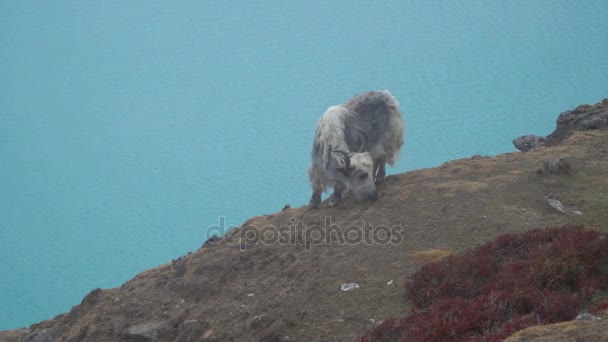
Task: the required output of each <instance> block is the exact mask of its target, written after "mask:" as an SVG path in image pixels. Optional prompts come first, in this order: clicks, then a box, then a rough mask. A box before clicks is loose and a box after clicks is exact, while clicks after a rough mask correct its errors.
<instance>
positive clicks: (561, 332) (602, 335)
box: [505, 314, 608, 342]
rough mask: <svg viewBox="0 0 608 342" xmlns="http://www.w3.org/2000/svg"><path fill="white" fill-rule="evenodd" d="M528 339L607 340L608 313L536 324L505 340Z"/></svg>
mask: <svg viewBox="0 0 608 342" xmlns="http://www.w3.org/2000/svg"><path fill="white" fill-rule="evenodd" d="M524 341H525V342H528V341H547V342H549V341H551V342H570V341H608V315H606V314H604V317H602V319H599V320H598V319H591V320H589V319H576V320H573V321H569V322H561V323H555V324H547V325H536V326H533V327H529V328H526V329H523V330H520V331H519V332H517V333H515V334H514V335H513V336H511V337H509V338H507V339H506V340H505V342H524Z"/></svg>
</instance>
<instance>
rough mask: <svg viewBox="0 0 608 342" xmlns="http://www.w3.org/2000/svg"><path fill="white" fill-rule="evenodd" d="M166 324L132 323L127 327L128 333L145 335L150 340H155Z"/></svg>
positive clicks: (139, 335)
mask: <svg viewBox="0 0 608 342" xmlns="http://www.w3.org/2000/svg"><path fill="white" fill-rule="evenodd" d="M164 326H165V323H164V322H150V323H144V324H138V325H132V326H130V327H129V328H128V329H127V333H128V334H129V335H133V336H138V337H143V338H145V339H148V340H155V339H156V337H157V336H158V331H159V330H160V329H161V328H163V327H164Z"/></svg>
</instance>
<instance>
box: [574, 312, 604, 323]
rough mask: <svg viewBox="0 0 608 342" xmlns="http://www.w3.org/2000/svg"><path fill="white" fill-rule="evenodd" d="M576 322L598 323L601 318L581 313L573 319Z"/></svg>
mask: <svg viewBox="0 0 608 342" xmlns="http://www.w3.org/2000/svg"><path fill="white" fill-rule="evenodd" d="M575 319H576V320H577V321H599V320H601V319H602V318H601V317H597V316H595V315H592V314H589V313H582V314H580V315H578V316H576V318H575Z"/></svg>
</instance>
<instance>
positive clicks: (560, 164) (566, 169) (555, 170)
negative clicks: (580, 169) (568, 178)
mask: <svg viewBox="0 0 608 342" xmlns="http://www.w3.org/2000/svg"><path fill="white" fill-rule="evenodd" d="M536 173H537V174H539V175H549V174H553V175H571V174H572V159H571V158H569V157H561V158H558V159H551V160H545V161H544V162H543V165H542V166H541V167H539V168H538V169H537V170H536Z"/></svg>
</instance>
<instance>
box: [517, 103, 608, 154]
mask: <svg viewBox="0 0 608 342" xmlns="http://www.w3.org/2000/svg"><path fill="white" fill-rule="evenodd" d="M606 127H608V99H604V100H602V102H599V103H596V104H595V105H593V106H591V105H581V106H578V107H576V109H574V110H570V111H566V112H563V113H561V114H560V115H559V117H558V118H557V123H556V128H555V130H554V131H553V132H552V133H551V134H549V135H548V136H547V137H545V138H543V137H540V136H538V135H524V136H521V137H519V138H517V139H515V140H513V145H515V148H517V149H518V150H520V151H522V152H527V151H530V150H532V149H535V148H538V147H541V146H553V145H557V144H559V143H560V142H562V141H563V140H565V139H566V138H568V137H569V136H571V135H572V134H573V133H574V132H576V131H589V130H594V129H603V128H606Z"/></svg>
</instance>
